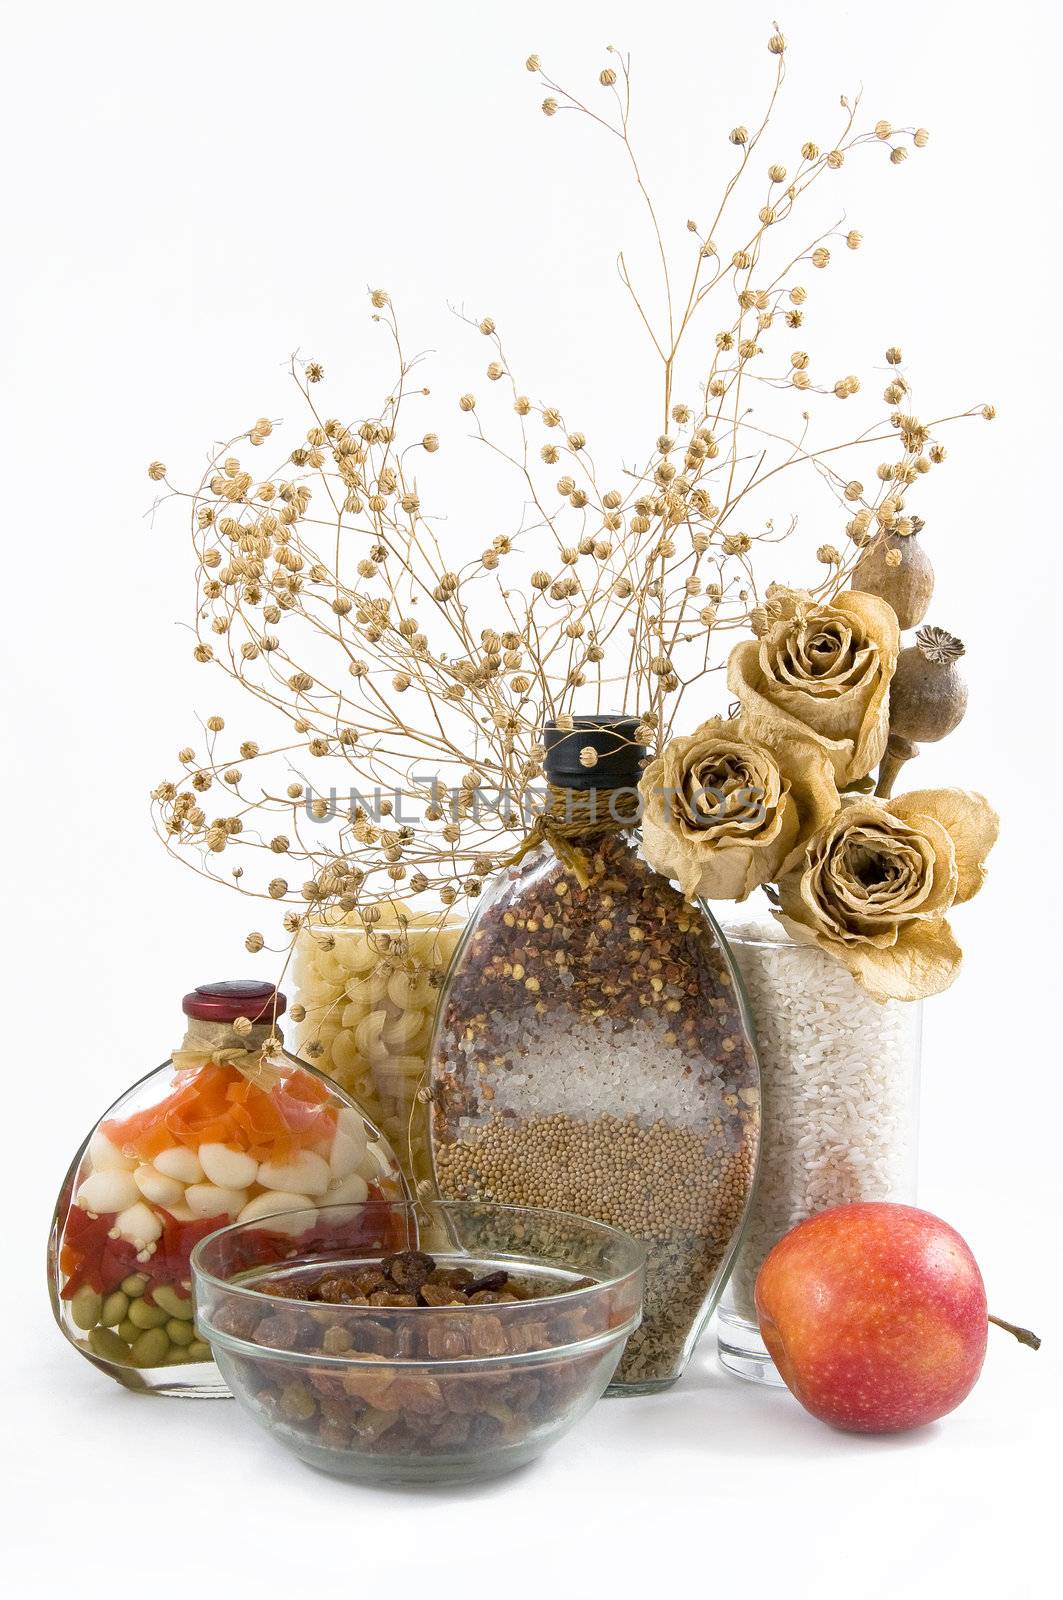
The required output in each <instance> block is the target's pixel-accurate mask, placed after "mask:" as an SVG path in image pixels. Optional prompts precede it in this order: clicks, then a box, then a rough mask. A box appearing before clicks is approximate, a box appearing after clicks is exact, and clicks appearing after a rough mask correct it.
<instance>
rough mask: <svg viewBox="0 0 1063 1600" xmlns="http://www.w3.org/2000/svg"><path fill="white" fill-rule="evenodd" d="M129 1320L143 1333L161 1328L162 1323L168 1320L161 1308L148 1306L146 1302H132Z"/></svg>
mask: <svg viewBox="0 0 1063 1600" xmlns="http://www.w3.org/2000/svg"><path fill="white" fill-rule="evenodd" d="M129 1320H130V1322H132V1323H135V1324H136V1326H137V1327H138V1328H140V1329H141V1330H142V1331H143V1330H145V1329H150V1328H161V1327H162V1325H163V1323H164V1322H168V1321H169V1320H170V1319H169V1317H168V1316H167V1315H166V1312H165V1311H163V1309H162V1307H161V1306H152V1305H149V1304H148V1302H147V1301H146V1300H134V1301H133V1304H132V1305H131V1306H130V1308H129Z"/></svg>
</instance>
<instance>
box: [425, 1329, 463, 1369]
mask: <svg viewBox="0 0 1063 1600" xmlns="http://www.w3.org/2000/svg"><path fill="white" fill-rule="evenodd" d="M468 1353H469V1346H468V1343H467V1341H466V1338H465V1335H464V1333H463V1332H462V1330H461V1329H460V1328H455V1327H451V1326H448V1325H447V1323H446V1322H438V1323H437V1322H433V1324H432V1326H431V1327H430V1328H429V1330H428V1354H429V1356H430V1357H431V1359H432V1360H433V1361H447V1360H454V1359H455V1358H457V1357H461V1356H467V1355H468Z"/></svg>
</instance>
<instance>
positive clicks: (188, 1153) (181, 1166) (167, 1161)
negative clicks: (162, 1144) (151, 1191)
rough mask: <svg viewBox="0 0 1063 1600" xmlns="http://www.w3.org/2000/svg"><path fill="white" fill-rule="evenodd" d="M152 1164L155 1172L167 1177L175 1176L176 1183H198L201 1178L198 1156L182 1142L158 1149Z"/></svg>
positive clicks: (201, 1169)
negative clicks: (166, 1148) (169, 1148)
mask: <svg viewBox="0 0 1063 1600" xmlns="http://www.w3.org/2000/svg"><path fill="white" fill-rule="evenodd" d="M153 1165H154V1167H155V1170H156V1172H161V1173H162V1174H163V1175H164V1176H165V1177H167V1178H176V1179H177V1181H178V1183H200V1182H202V1179H203V1168H202V1167H201V1166H200V1163H199V1157H198V1156H197V1155H196V1152H195V1151H194V1150H189V1149H187V1148H186V1147H185V1146H184V1145H183V1144H175V1145H174V1146H173V1148H172V1149H171V1150H160V1151H159V1154H158V1155H157V1156H156V1157H155V1160H154V1162H153Z"/></svg>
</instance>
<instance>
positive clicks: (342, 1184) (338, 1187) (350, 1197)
mask: <svg viewBox="0 0 1063 1600" xmlns="http://www.w3.org/2000/svg"><path fill="white" fill-rule="evenodd" d="M368 1198H369V1185H368V1184H367V1183H366V1181H365V1179H364V1178H363V1177H362V1176H361V1174H360V1173H358V1172H351V1173H349V1174H348V1176H347V1177H346V1178H341V1179H340V1181H339V1182H338V1183H334V1184H333V1185H332V1188H331V1189H329V1190H328V1192H327V1193H326V1194H325V1196H324V1198H323V1200H322V1205H326V1206H339V1205H362V1204H363V1202H364V1201H366V1200H368Z"/></svg>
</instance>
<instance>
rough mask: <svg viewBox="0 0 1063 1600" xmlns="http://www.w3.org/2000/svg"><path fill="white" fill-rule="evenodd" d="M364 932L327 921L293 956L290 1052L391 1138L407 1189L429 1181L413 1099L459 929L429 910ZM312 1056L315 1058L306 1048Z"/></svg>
mask: <svg viewBox="0 0 1063 1600" xmlns="http://www.w3.org/2000/svg"><path fill="white" fill-rule="evenodd" d="M382 909H383V919H382V920H381V921H379V922H376V923H374V924H373V926H372V929H371V930H367V929H366V927H365V926H364V925H363V923H362V922H361V921H360V920H358V918H357V917H356V916H351V917H349V918H348V917H345V916H343V915H342V914H335V915H333V914H327V915H325V916H323V917H322V918H321V919H320V920H315V921H314V922H312V923H310V924H309V925H308V926H306V927H305V928H304V929H303V930H302V932H301V933H300V935H299V938H298V941H297V943H296V948H295V963H294V970H295V983H296V995H295V998H296V1001H297V1003H298V1005H299V1006H300V1007H302V1011H301V1012H300V1011H298V1010H297V1011H296V1013H295V1014H296V1016H298V1017H299V1022H298V1025H297V1028H296V1031H295V1034H294V1042H295V1049H296V1052H297V1054H299V1055H300V1056H301V1057H302V1058H303V1059H312V1060H313V1063H314V1065H315V1066H316V1067H317V1068H318V1069H319V1070H320V1071H321V1072H324V1073H326V1074H327V1075H328V1076H329V1077H330V1078H334V1079H335V1081H336V1082H337V1083H338V1084H339V1085H340V1086H341V1087H342V1088H343V1089H346V1090H347V1092H348V1093H349V1094H352V1095H354V1097H355V1099H356V1100H357V1101H358V1103H359V1104H360V1105H361V1106H362V1107H363V1108H364V1109H365V1111H366V1112H367V1113H368V1115H369V1116H370V1117H372V1118H373V1121H374V1122H375V1123H376V1124H377V1126H378V1127H379V1128H381V1129H382V1131H383V1132H384V1133H385V1134H386V1135H387V1137H388V1138H389V1139H390V1141H391V1144H392V1146H393V1148H394V1150H395V1152H396V1154H397V1156H398V1158H399V1161H400V1162H401V1163H402V1166H403V1170H404V1172H405V1174H406V1178H407V1181H408V1182H409V1183H410V1185H411V1186H414V1185H416V1184H417V1183H420V1182H424V1181H425V1180H427V1179H430V1177H431V1165H430V1162H429V1158H428V1148H427V1146H428V1129H427V1117H426V1115H425V1111H424V1107H423V1106H422V1105H420V1104H419V1103H418V1100H417V1091H418V1090H419V1089H420V1088H421V1086H422V1085H423V1084H424V1082H425V1075H426V1071H427V1066H426V1058H427V1054H428V1046H429V1043H430V1041H431V1037H432V1029H433V1025H434V1022H435V1011H436V1002H437V1001H438V999H439V995H440V991H441V988H442V980H443V976H444V974H445V973H446V970H447V968H448V967H449V965H450V961H451V958H452V956H453V954H454V949H455V947H456V945H457V942H458V939H459V938H460V936H461V931H462V928H463V927H464V921H461V922H458V921H455V920H453V919H452V918H450V917H448V916H446V915H443V916H440V915H438V914H434V913H430V912H410V913H408V914H405V915H404V926H403V927H402V928H401V929H400V928H399V926H398V922H397V919H396V918H395V917H394V916H392V917H390V918H389V917H388V914H387V908H382ZM310 1049H312V1050H313V1051H315V1052H316V1053H315V1054H314V1055H313V1056H312V1057H311V1056H310V1055H309V1054H308V1050H310Z"/></svg>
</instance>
